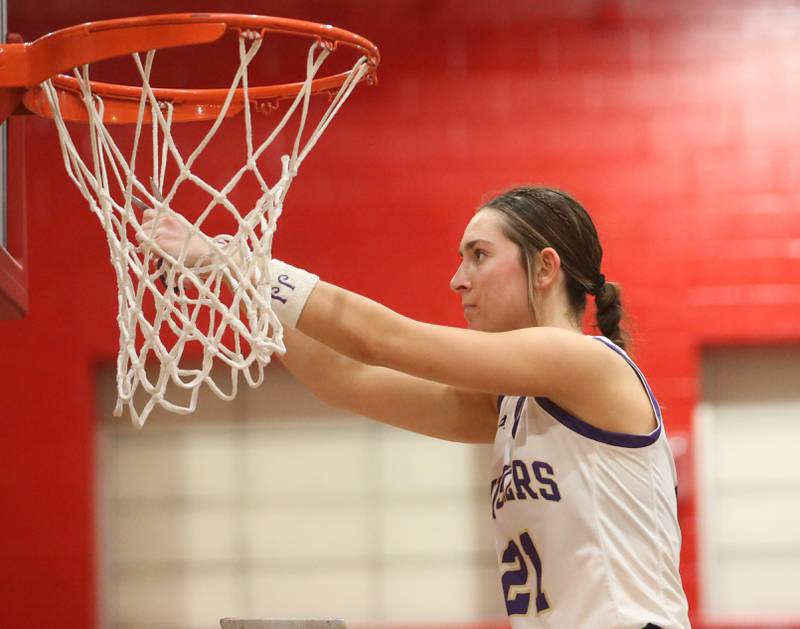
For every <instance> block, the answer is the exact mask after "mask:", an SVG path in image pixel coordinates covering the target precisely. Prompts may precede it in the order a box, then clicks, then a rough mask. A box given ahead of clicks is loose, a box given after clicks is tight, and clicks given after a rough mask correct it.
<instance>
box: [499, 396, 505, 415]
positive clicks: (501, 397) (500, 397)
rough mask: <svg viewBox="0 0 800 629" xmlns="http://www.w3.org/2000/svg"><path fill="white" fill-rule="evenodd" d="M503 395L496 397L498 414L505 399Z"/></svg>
mask: <svg viewBox="0 0 800 629" xmlns="http://www.w3.org/2000/svg"><path fill="white" fill-rule="evenodd" d="M505 397H506V396H505V395H498V396H497V412H498V413H499V412H500V409H501V408H502V407H503V400H504V399H505Z"/></svg>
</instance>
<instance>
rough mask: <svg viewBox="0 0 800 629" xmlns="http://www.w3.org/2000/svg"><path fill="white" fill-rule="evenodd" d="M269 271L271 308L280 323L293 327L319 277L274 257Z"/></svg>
mask: <svg viewBox="0 0 800 629" xmlns="http://www.w3.org/2000/svg"><path fill="white" fill-rule="evenodd" d="M269 273H270V276H271V277H272V282H271V286H270V291H271V293H272V294H271V305H272V310H273V312H274V313H275V314H276V315H277V317H278V319H280V322H281V323H283V324H284V325H287V326H289V327H290V328H294V327H296V326H297V321H298V320H299V319H300V314H301V313H302V312H303V307H304V306H305V305H306V301H308V297H309V295H311V291H312V290H314V287H315V286H316V285H317V282H319V277H318V276H316V275H314V274H313V273H309V272H308V271H304V270H303V269H298V268H297V267H294V266H292V265H291V264H286V263H285V262H283V261H282V260H276V259H275V258H273V259H272V261H271V262H270V265H269Z"/></svg>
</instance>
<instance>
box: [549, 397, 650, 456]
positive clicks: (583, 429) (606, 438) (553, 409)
mask: <svg viewBox="0 0 800 629" xmlns="http://www.w3.org/2000/svg"><path fill="white" fill-rule="evenodd" d="M534 399H535V400H536V403H537V404H538V405H539V406H541V407H542V409H544V410H545V411H546V412H547V413H549V414H550V415H552V416H553V417H554V418H555V419H556V421H558V422H559V423H560V424H562V425H563V426H565V427H566V428H569V429H570V430H571V431H572V432H576V433H578V434H579V435H581V436H583V437H587V438H588V439H591V440H593V441H600V442H601V443H605V444H608V445H610V446H618V447H621V448H644V447H647V446H649V445H652V444H654V443H655V442H656V441H658V438H659V437H660V436H661V420H660V418H659V422H658V426H657V427H656V428H655V429H654V430H653V432H651V433H650V434H647V435H634V434H630V433H626V432H613V431H611V430H603V429H602V428H598V427H597V426H592V425H591V424H589V423H587V422H585V421H583V420H582V419H578V418H577V417H575V416H574V415H570V414H569V413H568V412H567V411H565V410H564V409H563V408H561V407H560V406H559V405H558V404H556V403H555V402H553V401H552V400H550V399H549V398H546V397H536V398H534Z"/></svg>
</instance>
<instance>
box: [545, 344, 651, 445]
mask: <svg viewBox="0 0 800 629" xmlns="http://www.w3.org/2000/svg"><path fill="white" fill-rule="evenodd" d="M592 338H594V339H597V340H598V341H600V342H601V343H603V344H604V345H606V346H607V347H610V348H611V349H613V350H614V351H615V352H617V354H619V355H620V356H622V357H623V358H624V359H625V361H626V362H627V363H628V364H629V365H630V366H631V367H632V368H633V369H634V371H636V375H637V376H639V380H641V382H642V384H643V385H644V388H645V390H646V391H647V397H649V398H650V404H651V406H652V407H653V411H654V412H655V414H656V419H657V420H658V426H656V428H655V430H653V432H651V433H650V434H647V435H632V434H629V433H625V432H612V431H610V430H603V429H602V428H597V427H596V426H592V425H591V424H588V423H587V422H585V421H583V420H582V419H578V418H577V417H575V416H574V415H570V414H569V413H568V412H567V411H565V410H564V409H563V408H561V407H560V406H558V405H557V404H556V403H555V402H553V401H552V400H550V399H549V398H546V397H536V398H535V399H536V402H537V403H538V404H539V406H541V407H542V408H543V409H544V410H545V411H547V412H548V413H549V414H550V415H552V416H553V417H554V418H555V419H556V420H558V421H559V422H560V423H561V424H563V425H564V426H566V427H567V428H569V429H570V430H572V431H573V432H576V433H578V434H579V435H583V436H584V437H588V438H589V439H593V440H594V441H600V442H602V443H607V444H608V445H612V446H619V447H622V448H644V447H646V446H649V445H651V444H653V443H655V442H656V441H657V440H658V438H659V436H661V427H662V419H661V407H659V405H658V402H657V401H656V398H655V396H654V395H653V392H652V391H651V389H650V385H648V384H647V380H645V377H644V375H643V374H642V372H641V371H639V368H638V367H637V366H636V365H635V364H634V362H633V361H632V360H631V359H630V358H629V357H628V355H627V354H626V353H625V352H623V351H622V350H621V349H620V348H619V347H617V346H616V345H614V343H612V342H611V341H609V340H608V339H606V338H605V337H602V336H593V337H592Z"/></svg>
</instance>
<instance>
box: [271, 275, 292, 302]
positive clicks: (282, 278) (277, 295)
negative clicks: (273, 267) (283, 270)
mask: <svg viewBox="0 0 800 629" xmlns="http://www.w3.org/2000/svg"><path fill="white" fill-rule="evenodd" d="M278 284H281V285H282V286H285V287H286V288H288V289H290V290H294V289H295V288H296V287H295V285H294V284H290V283H289V276H288V275H285V274H284V275H279V276H278ZM272 298H273V299H277V300H278V301H279V302H281V303H284V304H285V303H286V302H287V301H288V299H289V298H288V297H281V287H280V286H273V287H272Z"/></svg>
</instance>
